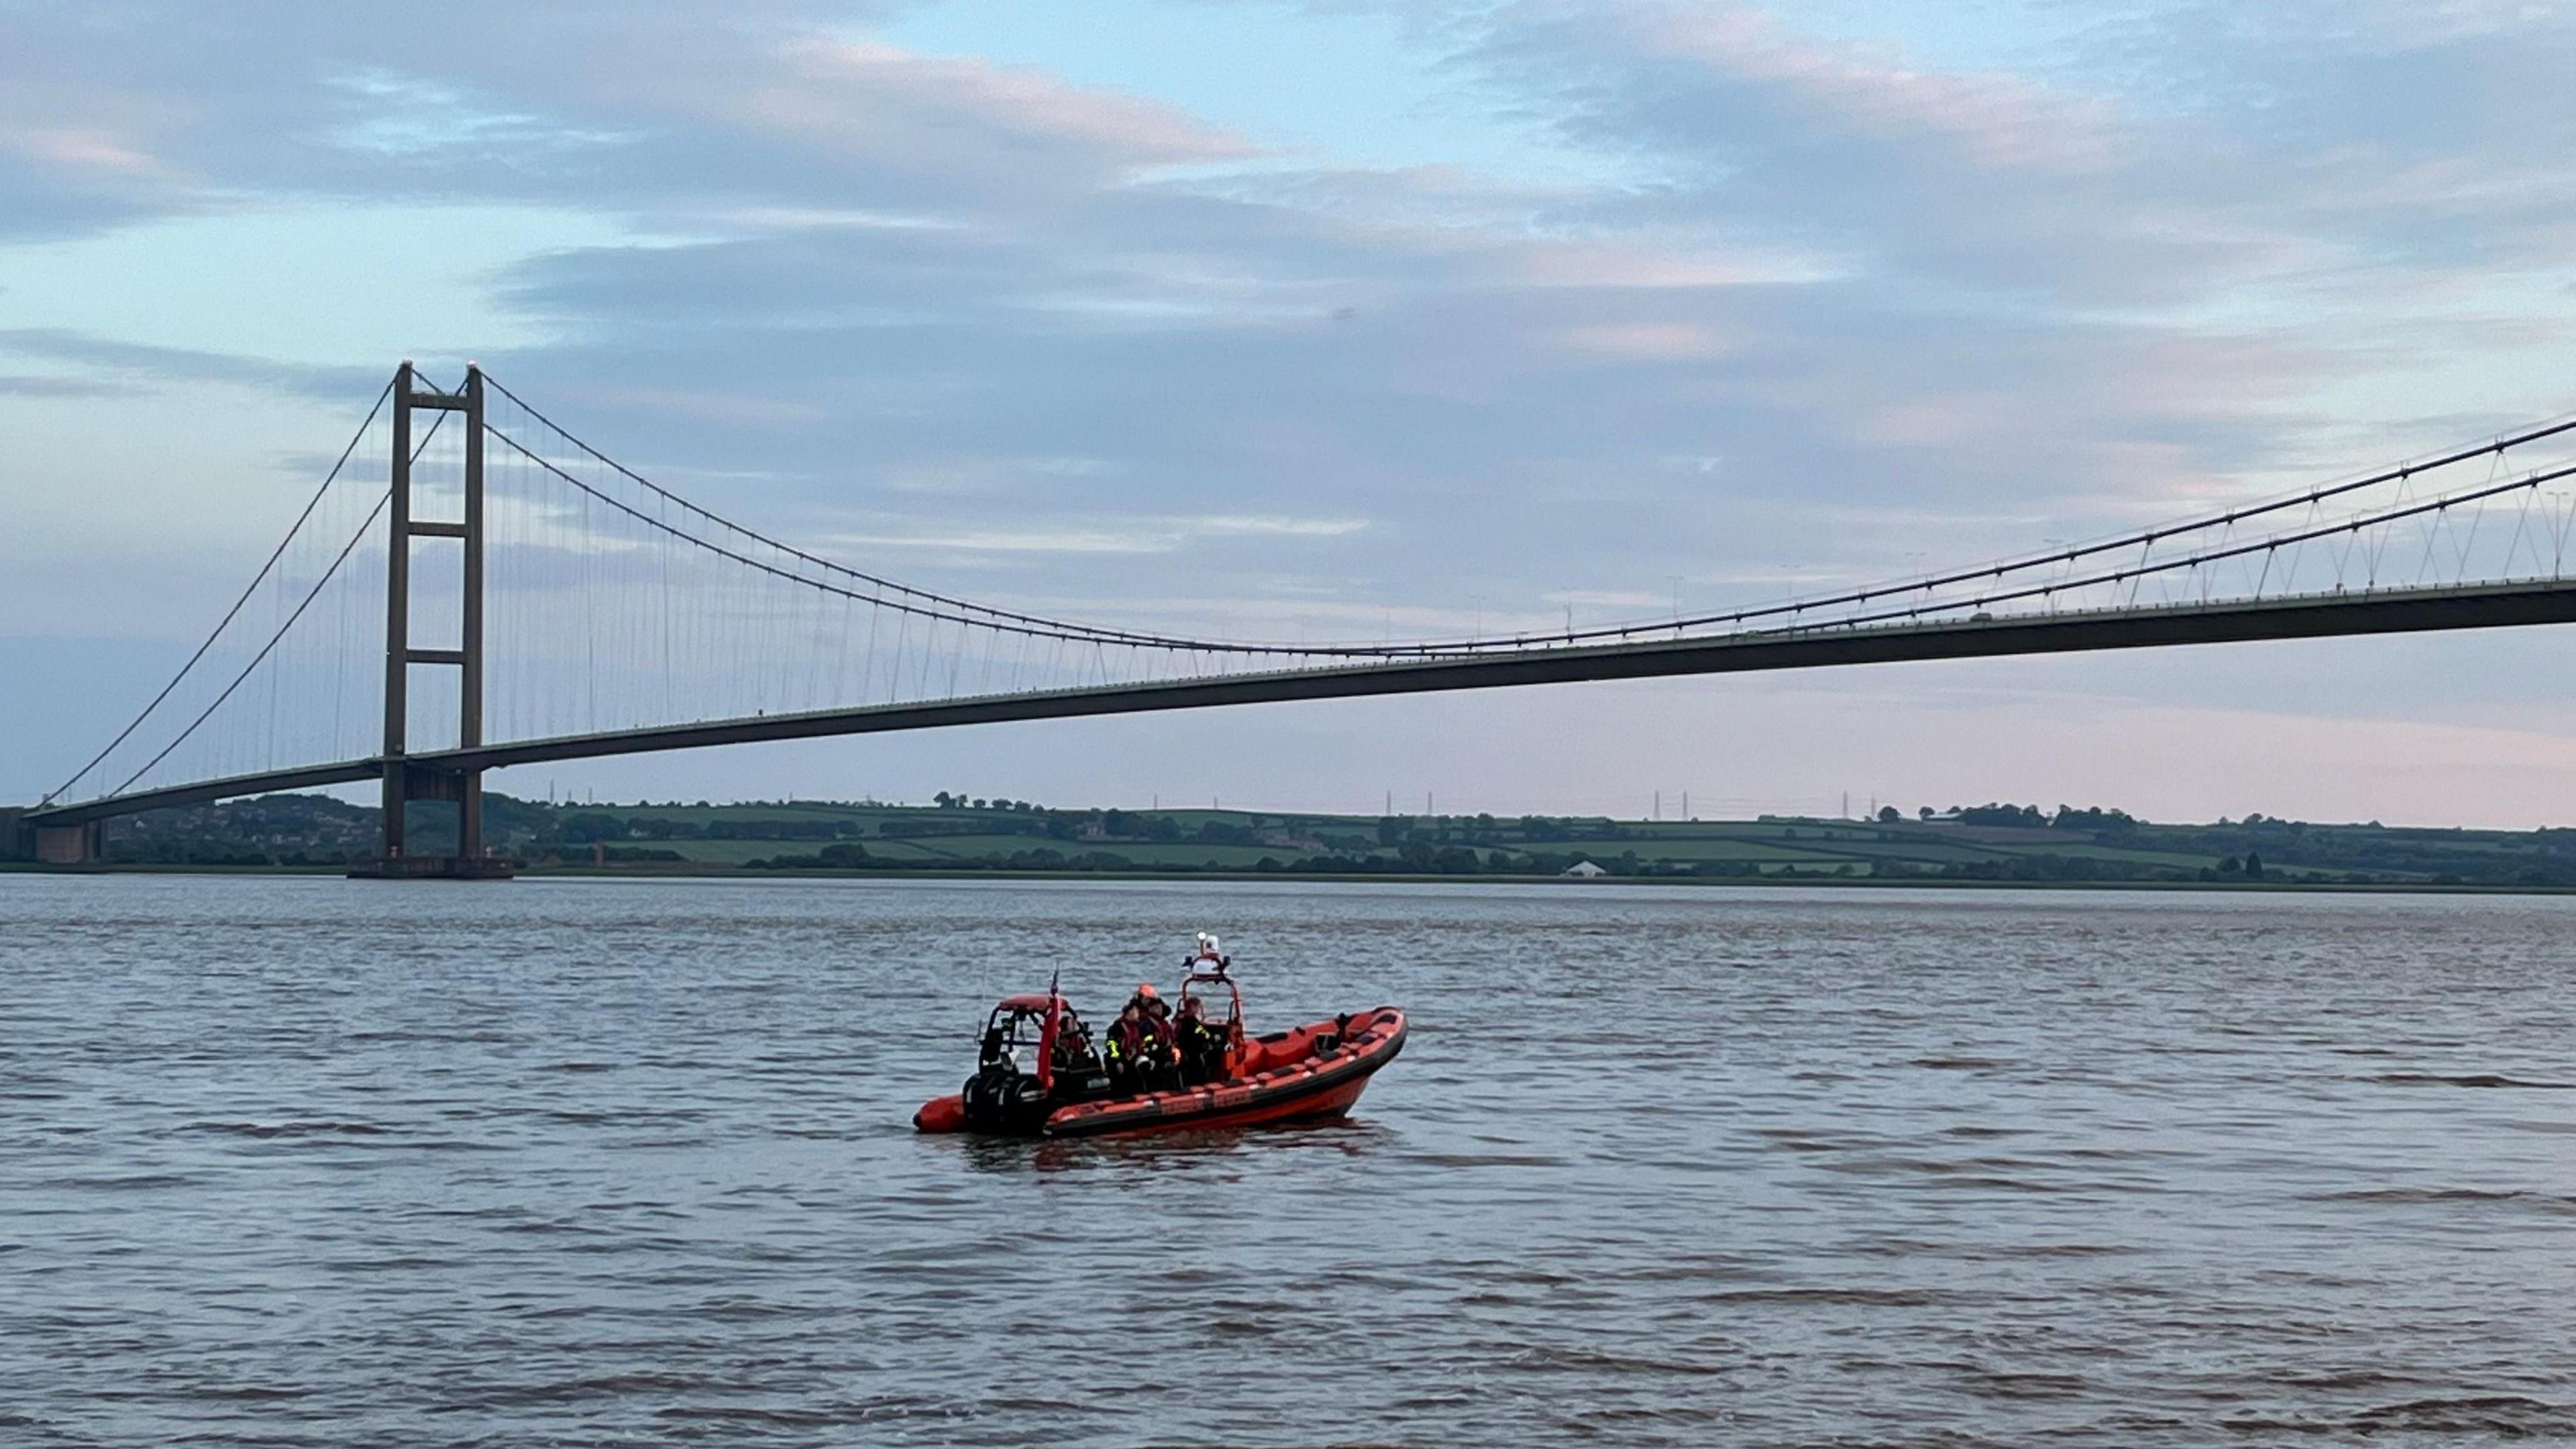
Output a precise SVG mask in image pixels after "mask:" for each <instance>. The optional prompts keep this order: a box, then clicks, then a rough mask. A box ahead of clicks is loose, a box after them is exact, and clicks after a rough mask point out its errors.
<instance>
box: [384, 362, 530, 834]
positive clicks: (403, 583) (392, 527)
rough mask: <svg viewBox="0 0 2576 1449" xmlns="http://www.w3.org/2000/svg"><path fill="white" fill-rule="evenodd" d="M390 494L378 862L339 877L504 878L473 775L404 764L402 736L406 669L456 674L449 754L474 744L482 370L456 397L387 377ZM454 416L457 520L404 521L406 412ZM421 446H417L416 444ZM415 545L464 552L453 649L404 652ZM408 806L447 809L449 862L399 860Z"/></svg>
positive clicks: (408, 370) (406, 715) (406, 376)
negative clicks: (459, 447)
mask: <svg viewBox="0 0 2576 1449" xmlns="http://www.w3.org/2000/svg"><path fill="white" fill-rule="evenodd" d="M393 404H394V408H393V441H392V448H391V449H390V452H391V455H392V471H393V478H392V495H391V497H390V498H389V500H388V502H387V507H386V510H385V515H386V529H387V534H386V539H387V547H386V553H385V755H384V759H385V765H384V797H383V799H384V804H383V817H384V820H383V824H384V854H383V856H382V857H381V858H379V859H378V860H377V862H376V863H375V864H373V865H369V866H361V867H359V868H358V869H356V870H352V871H351V872H349V874H350V875H351V876H352V877H353V878H359V879H368V880H394V879H405V880H408V879H418V878H421V877H442V878H447V879H454V880H495V879H505V878H507V877H508V876H509V874H510V866H509V863H508V862H506V861H500V860H495V859H493V858H492V856H491V855H490V854H489V853H488V851H487V849H486V847H485V845H484V841H483V772H482V771H481V770H479V769H466V770H458V769H453V768H446V769H442V768H437V767H434V766H424V765H415V764H413V763H412V762H411V761H410V760H409V759H408V758H407V757H406V756H407V752H408V745H409V741H408V738H407V736H408V735H409V732H410V724H411V714H410V707H411V701H410V681H411V671H412V667H413V666H414V665H434V666H441V667H446V668H452V669H454V670H456V671H457V674H458V685H457V720H456V747H457V748H458V749H465V750H470V749H476V748H479V747H480V746H481V745H482V743H483V369H482V368H480V367H476V366H474V365H472V364H470V363H469V364H468V365H467V366H466V369H465V386H464V388H463V390H461V391H458V392H452V393H447V392H438V391H435V390H430V389H424V388H422V387H421V386H420V383H419V379H418V378H417V377H416V376H415V375H414V373H413V371H412V365H411V364H410V363H409V362H405V363H403V365H402V366H401V367H400V368H397V369H396V370H395V372H394V388H393ZM416 409H418V410H427V411H432V412H450V413H462V414H463V415H464V422H465V478H464V494H465V506H464V516H463V517H461V518H457V519H454V520H429V519H417V518H414V517H413V516H412V490H411V483H412V480H411V463H412V449H413V446H414V445H413V442H412V413H413V411H414V410H416ZM424 441H425V440H424ZM419 538H452V539H456V540H457V541H459V542H460V543H462V544H463V545H464V554H465V560H464V577H463V581H462V582H463V594H462V604H463V607H462V613H461V617H460V619H459V625H458V639H457V646H456V647H455V648H453V649H420V648H414V647H413V645H412V639H411V545H412V540H414V539H419ZM414 800H452V801H454V802H456V853H455V854H454V855H447V856H419V857H412V856H406V855H405V854H404V850H403V843H404V839H405V828H406V827H407V826H408V825H409V824H410V820H409V818H408V817H409V812H408V810H407V809H406V807H407V806H408V805H409V804H410V802H412V801H414Z"/></svg>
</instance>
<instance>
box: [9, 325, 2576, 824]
mask: <svg viewBox="0 0 2576 1449" xmlns="http://www.w3.org/2000/svg"><path fill="white" fill-rule="evenodd" d="M2571 477H2576V418H2571V419H2563V420H2559V421H2554V422H2549V423H2542V424H2536V425H2533V426H2531V427H2527V428H2523V429H2519V430H2516V431H2513V432H2510V433H2507V434H2504V435H2500V436H2496V437H2492V438H2486V439H2481V440H2477V441H2474V442H2470V443H2467V444H2464V445H2462V446H2459V447H2456V448H2453V449H2450V450H2447V451H2444V452H2440V453H2435V454H2430V455H2427V456H2425V457H2422V458H2418V459H2415V460H2412V461H2409V462H2405V463H2401V464H2397V465H2394V466H2391V467H2388V468H2385V469H2381V470H2379V471H2375V472H2371V473H2366V474H2361V475H2357V476H2352V477H2346V478H2340V479H2336V480H2333V481H2330V482H2324V483H2319V484H2316V485H2314V486H2311V487H2307V488H2303V489H2300V490H2297V491H2295V492H2292V493H2289V494H2286V495H2282V496H2277V497H2272V498H2267V499H2262V500H2257V501H2252V502H2248V503H2245V504H2243V505H2240V506H2236V507H2232V508H2227V509H2223V510H2219V511H2215V512H2210V513H2205V514H2202V515H2199V516H2195V517H2190V518H2185V519H2180V520H2177V521H2175V522H2172V523H2169V524H2166V525H2163V526H2159V527H2155V528H2145V529H2137V530H2134V531H2129V532H2125V533H2121V534H2118V535H2116V536H2109V537H2104V538H2100V539H2095V540H2091V541H2087V542H2080V543H2073V544H2066V545H2053V546H2051V547H2050V548H2048V549H2047V550H2045V551H2042V552H2037V553H2032V554H2025V555H2021V556H2016V557H2010V558H2004V559H1999V560H1994V561H1990V562H1985V563H1979V564H1974V565H1969V566H1964V567H1961V568H1957V569H1950V570H1942V571H1935V572H1931V573H1926V574H1923V575H1920V576H1916V577H1911V578H1901V579H1894V580H1890V581H1887V582H1884V583H1879V584H1874V585H1870V586H1867V587H1856V588H1839V589H1827V590H1820V591H1817V592H1814V593H1811V594H1809V595H1806V596H1800V597H1793V598H1789V599H1785V600H1780V601H1777V602H1764V603H1760V604H1754V605H1747V606H1743V607H1736V608H1730V609H1725V610H1721V611H1711V612H1701V613H1696V614H1688V615H1684V614H1682V613H1680V612H1679V611H1678V610H1677V611H1676V613H1675V615H1674V616H1673V617H1670V618H1662V619H1653V620H1629V621H1624V622H1616V623H1607V624H1597V625H1589V626H1586V627H1581V628H1576V627H1571V626H1569V627H1567V628H1564V629H1561V630H1555V631H1549V632H1535V633H1534V632H1528V631H1520V632H1514V633H1510V634H1508V635H1504V634H1495V635H1490V636H1482V635H1479V636H1468V637H1452V638H1426V639H1417V640H1409V641H1396V640H1391V639H1381V640H1378V641H1376V642H1356V641H1344V642H1310V641H1306V640H1298V641H1295V642H1287V641H1278V640H1261V639H1251V638H1239V637H1227V636H1223V635H1220V634H1218V633H1215V632H1207V633H1195V632H1172V631H1164V630H1154V629H1140V628H1119V627H1113V626H1109V625H1102V624H1093V623H1083V622H1077V621H1074V620H1069V619H1063V618H1056V617H1050V616H1047V615H1042V614H1038V613H1033V612H1026V611H1022V610H1014V609H1009V608H1002V607H998V606H995V605H991V604H985V603H978V602H974V601H970V600H967V599H964V598H961V597H957V596H955V595H952V594H948V593H942V592H938V591H933V590H928V589H923V588H918V587H914V586H912V585H908V584H905V583H901V582H898V581H896V580H894V579H891V578H887V577H885V576H883V575H881V574H878V573H874V572H871V571H868V570H865V569H861V568H857V567H853V566H850V565H848V564H846V563H842V562H837V561H834V560H832V559H829V558H826V557H823V556H822V555H820V554H818V553H816V552H814V551H812V550H811V549H809V548H806V547H800V546H798V545H797V544H795V543H791V542H787V541H783V540H781V539H780V538H778V537H775V536H772V535H771V534H768V533H763V532H760V531H758V530H755V529H754V528H752V527H750V526H748V525H746V524H743V523H739V522H736V521H734V520H733V519H730V518H727V517H725V516H722V515H720V514H717V513H715V512H712V511H710V510H709V509H707V508H705V507H703V506H701V505H700V504H698V503H695V502H692V501H690V500H689V499H687V498H684V497H681V496H680V495H679V494H678V493H675V492H673V491H672V490H671V489H669V488H667V487H664V486H662V485H661V484H659V483H656V482H654V481H653V480H651V479H649V478H647V477H645V476H644V475H643V474H641V473H640V472H638V471H636V470H634V469H632V468H629V467H627V466H625V465H623V464H621V463H619V462H618V461H616V460H615V459H614V458H612V457H610V456H609V455H608V454H607V453H605V452H603V451H601V450H600V449H598V448H596V447H594V446H592V445H591V444H590V443H588V442H586V441H584V440H583V439H582V438H580V437H578V436H576V435H575V434H573V433H572V432H570V431H568V430H567V429H565V428H564V427H563V426H561V425H559V424H557V423H556V422H555V421H554V420H553V419H552V418H550V417H549V416H547V415H546V414H545V413H542V412H540V411H538V409H537V408H535V407H534V406H532V405H530V404H529V403H528V402H526V401H525V400H523V399H522V398H520V397H519V396H518V395H517V394H516V393H513V392H511V391H510V390H509V388H507V387H506V386H504V385H503V384H502V383H501V382H500V381H498V380H496V379H494V378H493V377H491V376H489V375H487V374H486V373H484V372H483V371H482V370H480V369H479V368H472V367H469V368H468V369H467V371H466V373H465V375H464V377H463V379H462V381H461V382H460V383H459V384H458V385H457V386H455V387H453V388H452V389H451V388H443V387H440V386H437V385H435V384H434V383H433V382H431V381H429V380H428V379H425V378H424V377H422V376H421V375H420V374H419V373H418V372H417V371H416V370H415V369H414V367H413V366H412V364H410V363H408V362H406V363H404V364H402V366H401V367H400V368H398V369H397V370H396V372H395V374H394V377H393V379H392V380H391V381H390V382H389V383H388V384H387V385H386V387H385V389H384V391H383V392H382V393H381V394H379V395H378V397H377V399H376V402H375V406H374V407H373V408H372V409H371V410H370V411H369V412H368V414H367V416H366V419H365V421H364V422H362V423H361V424H360V425H359V426H358V428H357V430H356V432H355V434H354V435H353V436H352V437H351V438H350V440H349V442H348V445H347V447H346V448H345V449H343V450H342V452H341V453H340V454H339V455H338V462H337V463H336V464H334V465H333V466H332V467H331V468H330V470H329V472H328V473H327V475H326V476H325V477H324V478H323V480H322V482H321V484H320V486H319V487H318V488H317V489H316V491H315V492H314V493H313V494H312V495H311V498H310V499H309V501H307V502H306V504H305V505H304V507H303V510H302V512H301V513H300V514H299V515H298V516H297V518H296V519H295V522H294V525H293V526H292V527H291V528H290V529H289V530H288V532H287V535H286V537H285V538H284V539H283V540H282V541H280V542H279V543H278V545H277V546H276V548H275V549H274V550H273V551H272V552H271V553H270V554H269V555H268V556H267V558H266V560H265V561H264V562H263V563H262V564H261V565H260V567H259V568H258V569H257V571H256V572H255V573H254V575H253V577H252V579H251V581H250V583H249V585H248V586H247V587H246V588H244V589H243V590H242V592H241V593H240V595H239V596H238V597H237V598H236V599H235V600H234V602H233V604H232V606H231V608H230V609H229V610H228V611H227V612H226V613H224V615H223V616H222V617H221V618H220V619H219V620H218V621H216V622H215V624H214V626H213V628H212V631H211V632H210V633H209V634H207V635H206V637H205V639H204V642H203V643H201V644H200V645H198V646H197V648H196V650H195V651H194V653H193V654H191V655H190V656H189V658H188V659H187V661H186V662H185V664H184V665H182V667H181V668H180V669H179V670H178V672H177V674H176V675H175V676H174V677H173V678H172V679H171V680H170V681H169V683H168V684H167V685H165V686H163V687H162V688H161V689H160V691H159V692H158V693H157V694H155V695H154V696H153V697H152V698H151V699H150V700H149V701H148V702H146V703H144V704H143V706H142V708H141V709H140V711H139V712H138V713H137V714H136V715H135V716H134V717H133V719H132V721H131V722H130V723H129V724H127V725H126V726H125V727H124V728H123V729H122V730H121V731H119V732H118V733H117V734H116V735H115V736H114V737H113V738H112V739H110V740H108V741H106V742H105V743H104V745H103V747H102V748H100V749H99V750H98V752H97V753H96V755H95V756H93V757H92V758H91V759H89V760H88V761H87V762H86V763H84V764H82V765H81V766H80V767H79V768H78V769H77V770H76V771H74V772H73V773H72V774H71V775H70V776H69V777H68V778H67V779H65V780H64V781H63V783H62V784H61V785H60V786H59V787H57V788H56V789H54V790H53V791H51V792H49V793H48V794H47V795H46V796H45V797H44V799H43V800H42V801H40V802H39V803H38V804H37V805H36V806H35V807H33V808H32V809H29V810H27V811H25V812H24V813H23V816H22V821H21V829H22V831H23V832H24V833H25V834H26V836H27V837H28V841H27V845H28V848H30V849H31V850H32V851H33V853H35V854H36V855H37V856H38V857H39V858H41V859H45V860H50V861H55V862H59V863H77V862H80V861H84V860H93V859H97V858H99V857H100V853H101V849H102V841H103V826H104V822H106V821H108V820H111V819H113V818H115V817H117V816H120V815H127V814H132V813H135V812H138V811H144V810H153V809H161V808H166V807H173V806H181V805H191V804H201V803H204V802H208V801H213V800H219V799H224V798H228V797H234V796H242V795H254V794H263V793H267V792H271V791H278V790H295V789H310V788H315V787H320V786H327V785H346V784H353V783H362V782H367V781H376V782H379V783H380V785H381V789H382V798H383V820H384V859H383V865H382V869H381V871H380V872H379V873H382V874H390V875H476V874H487V873H500V872H501V871H502V870H503V869H505V867H504V866H502V865H501V864H500V863H498V862H495V861H493V860H492V859H491V858H490V856H489V855H488V853H487V851H486V849H485V842H484V831H483V820H482V813H483V812H482V798H483V776H484V773H485V772H486V771H489V770H495V769H501V768H505V767H509V766H515V765H530V764H537V763H542V762H546V761H556V760H578V759H588V758H597V757H601V756H609V755H625V754H635V753H641V752H647V751H657V750H678V749H697V748H703V747H707V746H713V745H726V744H741V743H748V742H753V741H761V740H784V739H802V738H813V737H818V736H825V735H852V734H866V733H873V732H883V731H894V730H917V729H935V728H943V727H948V726H954V725H965V724H980V723H992V722H997V721H1005V720H1038V719H1060V718H1069V717H1075V716H1085V715H1107V714H1126V713H1137V712H1143V711H1153V710H1175V709H1202V708H1209V707H1214V706H1221V705H1235V704H1253V703H1262V702H1272V701H1287V700H1315V699H1333V698H1347V697H1353V696H1362V695H1384V694H1402V693H1419V692H1427V691H1442V690H1462V689H1489V688H1499V687H1505V686H1512V685H1527V684H1547V683H1566V682H1575V681H1595V680H1614V679H1642V678H1651V677H1659V676H1673V675H1690V674H1727V673H1741V672H1749V671H1757V670H1775V669H1808V668H1820V667H1827V666H1837V665H1850V664H1868V663H1883V662H1892V661H1900V660H1931V659H1964V658H1974V657H1984V656H1998V655H2016V654H2044V653H2065V652H2074V651H2083V650H2103V649H2130V648H2143V647H2151V646H2160V645H2175V644H2198V643H2220V642H2229V641H2246V640H2266V639H2292V638H2314V637H2322V636H2331V635H2355V634H2383V633H2400V632H2414V631H2425V630H2450V629H2482V628H2493V627H2499V626H2507V625H2530V624H2551V623H2565V622H2569V621H2571V620H2576V579H2571V578H2570V577H2569V576H2568V574H2567V571H2566V564H2567V550H2568V544H2569V542H2570V529H2571V525H2576V499H2572V498H2571V497H2570V491H2569V490H2568V489H2567V488H2564V487H2560V486H2554V485H2561V484H2563V483H2565V482H2566V480H2568V479H2570V478H2571ZM420 801H442V802H452V804H453V807H454V815H455V830H454V832H453V838H454V845H453V853H452V854H450V853H446V852H443V851H442V852H441V853H439V854H436V855H420V854H414V855H412V856H406V855H405V852H404V845H405V841H406V838H407V829H406V822H407V819H408V817H409V814H410V812H409V810H408V807H409V806H411V805H412V804H413V803H414V802H420ZM5 844H7V842H6V841H0V845H5Z"/></svg>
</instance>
